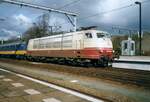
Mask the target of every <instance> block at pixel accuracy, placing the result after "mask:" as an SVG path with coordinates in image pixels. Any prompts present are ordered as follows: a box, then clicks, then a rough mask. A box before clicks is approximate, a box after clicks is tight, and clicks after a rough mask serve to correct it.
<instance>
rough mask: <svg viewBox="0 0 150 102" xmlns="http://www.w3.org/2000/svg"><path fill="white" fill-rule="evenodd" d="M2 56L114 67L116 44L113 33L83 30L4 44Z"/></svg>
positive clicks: (1, 47) (0, 49)
mask: <svg viewBox="0 0 150 102" xmlns="http://www.w3.org/2000/svg"><path fill="white" fill-rule="evenodd" d="M0 56H1V57H6V56H7V57H14V58H23V59H27V60H31V61H56V62H63V63H74V64H77V63H78V64H84V65H87V63H90V64H92V65H102V66H108V65H111V63H112V61H113V45H112V41H111V38H110V34H109V33H107V32H105V31H99V30H83V31H77V32H70V33H64V34H58V35H51V36H47V37H41V38H35V39H30V40H29V41H28V43H25V42H19V43H11V44H3V45H0Z"/></svg>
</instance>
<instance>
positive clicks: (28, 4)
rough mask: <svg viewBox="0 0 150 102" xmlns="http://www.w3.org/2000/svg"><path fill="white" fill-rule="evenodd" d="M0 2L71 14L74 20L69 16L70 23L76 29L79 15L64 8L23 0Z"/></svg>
mask: <svg viewBox="0 0 150 102" xmlns="http://www.w3.org/2000/svg"><path fill="white" fill-rule="evenodd" d="M0 3H9V4H14V5H19V6H25V7H30V8H35V9H40V10H45V11H49V12H57V13H61V14H65V15H67V16H68V15H70V16H72V17H74V20H71V19H69V18H68V17H67V18H68V19H69V21H70V23H71V24H72V25H73V28H74V30H73V31H76V17H77V14H76V13H73V12H67V11H62V10H58V9H53V8H50V7H46V6H40V5H35V4H31V3H25V2H21V1H12V0H1V1H0Z"/></svg>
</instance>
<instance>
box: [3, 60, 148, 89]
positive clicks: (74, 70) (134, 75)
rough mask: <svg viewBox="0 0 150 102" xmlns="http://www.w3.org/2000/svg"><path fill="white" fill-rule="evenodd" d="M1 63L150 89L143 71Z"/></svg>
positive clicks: (146, 72)
mask: <svg viewBox="0 0 150 102" xmlns="http://www.w3.org/2000/svg"><path fill="white" fill-rule="evenodd" d="M1 61H4V62H7V63H13V64H17V65H21V66H25V67H26V66H32V67H36V68H40V69H41V68H45V69H47V70H54V71H60V72H65V73H70V74H75V75H82V76H89V77H94V78H100V79H106V80H111V81H115V82H120V83H123V84H132V85H137V86H140V87H144V88H148V89H150V86H149V85H150V72H149V71H143V70H133V69H130V70H128V69H118V68H93V67H90V68H85V67H74V66H66V65H58V64H47V63H40V64H33V63H31V62H28V61H18V60H10V59H9V60H8V59H3V60H2V59H1ZM49 67H50V68H49Z"/></svg>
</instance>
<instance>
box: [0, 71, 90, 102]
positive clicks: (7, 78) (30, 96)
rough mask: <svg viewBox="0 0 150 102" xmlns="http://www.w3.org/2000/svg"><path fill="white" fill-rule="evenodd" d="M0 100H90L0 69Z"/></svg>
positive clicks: (32, 101)
mask: <svg viewBox="0 0 150 102" xmlns="http://www.w3.org/2000/svg"><path fill="white" fill-rule="evenodd" d="M70 100H71V101H70ZM0 102H88V101H87V100H84V99H81V98H79V97H77V96H73V95H71V94H67V93H64V92H61V91H58V90H56V89H53V88H50V87H47V86H44V85H41V84H39V83H35V82H32V81H30V80H27V79H24V78H21V77H18V76H15V75H13V74H10V73H7V72H4V71H1V70H0Z"/></svg>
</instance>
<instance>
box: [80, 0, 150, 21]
mask: <svg viewBox="0 0 150 102" xmlns="http://www.w3.org/2000/svg"><path fill="white" fill-rule="evenodd" d="M147 2H150V0H145V1H143V2H141V3H147ZM132 6H135V4H130V5H126V6H123V7H119V8H115V9H112V10H109V11H104V12H101V13H96V14H94V15H90V16H87V17H81V18H79V20H82V19H88V18H91V17H95V16H99V15H102V14H106V13H111V12H115V11H119V10H122V9H125V8H129V7H132Z"/></svg>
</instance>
